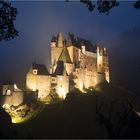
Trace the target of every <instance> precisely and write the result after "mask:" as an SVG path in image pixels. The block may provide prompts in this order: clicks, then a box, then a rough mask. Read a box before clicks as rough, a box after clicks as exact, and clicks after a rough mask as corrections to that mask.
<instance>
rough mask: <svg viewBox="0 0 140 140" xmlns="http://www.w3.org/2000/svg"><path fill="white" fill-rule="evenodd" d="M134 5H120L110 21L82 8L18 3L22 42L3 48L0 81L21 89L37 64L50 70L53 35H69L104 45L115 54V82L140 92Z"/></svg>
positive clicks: (139, 28) (139, 21)
mask: <svg viewBox="0 0 140 140" xmlns="http://www.w3.org/2000/svg"><path fill="white" fill-rule="evenodd" d="M133 3H134V2H120V6H119V7H116V8H113V9H112V10H111V11H110V14H109V15H105V14H99V13H98V11H97V10H95V11H93V12H89V11H88V9H87V8H86V6H85V5H84V4H82V3H80V2H65V1H64V2H63V1H61V2H60V1H58V2H56V1H54V2H48V1H42V2H39V1H34V2H33V1H24V2H21V1H12V4H13V6H14V7H16V8H17V10H18V15H17V18H16V21H15V28H16V29H17V30H18V31H19V36H18V37H16V38H15V39H14V40H11V41H8V42H5V41H2V42H0V80H1V81H3V80H11V79H12V80H14V81H15V82H16V83H18V84H19V85H21V84H23V83H24V81H25V74H26V72H27V71H28V69H29V66H30V64H31V63H32V62H34V61H35V62H37V63H43V64H46V66H47V67H48V68H49V64H50V46H49V44H50V40H51V37H52V35H56V34H57V33H58V32H62V33H63V36H66V35H67V33H68V32H71V33H74V34H75V35H76V36H80V37H82V38H86V39H88V40H91V41H92V43H102V44H103V45H104V46H105V47H106V48H107V49H108V52H109V61H110V71H111V81H112V82H114V83H119V84H122V85H124V86H125V87H127V88H128V89H131V90H134V91H137V92H138V91H139V90H140V88H139V86H140V10H136V9H135V8H134V7H133Z"/></svg>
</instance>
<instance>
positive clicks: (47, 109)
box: [0, 84, 140, 138]
mask: <svg viewBox="0 0 140 140" xmlns="http://www.w3.org/2000/svg"><path fill="white" fill-rule="evenodd" d="M139 101H140V98H139V96H138V95H136V94H134V93H131V92H129V91H127V90H125V89H123V88H121V87H118V86H112V85H110V84H101V85H98V86H97V87H96V91H95V90H94V89H89V90H87V93H80V91H79V90H78V89H74V90H73V91H71V92H70V93H69V94H68V95H67V97H66V99H65V100H64V101H59V102H57V103H53V104H49V105H44V106H43V110H42V111H41V112H40V113H39V114H38V115H37V116H36V117H34V118H32V119H31V120H29V121H27V122H24V123H20V124H11V122H10V121H11V120H10V117H8V114H5V112H3V110H2V109H1V112H3V114H2V113H1V118H0V122H1V123H3V124H4V125H3V126H2V125H1V126H2V127H1V129H0V132H1V135H0V137H1V138H140V116H139V114H138V112H140V104H139Z"/></svg>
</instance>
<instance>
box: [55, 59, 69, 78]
mask: <svg viewBox="0 0 140 140" xmlns="http://www.w3.org/2000/svg"><path fill="white" fill-rule="evenodd" d="M65 74H66V75H67V72H66V68H65V66H64V62H63V61H58V62H57V67H56V70H55V72H54V74H53V76H57V75H65Z"/></svg>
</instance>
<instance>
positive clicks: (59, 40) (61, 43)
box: [57, 32, 63, 47]
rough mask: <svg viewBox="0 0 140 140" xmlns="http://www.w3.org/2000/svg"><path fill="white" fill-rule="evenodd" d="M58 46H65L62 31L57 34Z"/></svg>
mask: <svg viewBox="0 0 140 140" xmlns="http://www.w3.org/2000/svg"><path fill="white" fill-rule="evenodd" d="M57 47H63V37H62V33H61V32H59V33H58V36H57Z"/></svg>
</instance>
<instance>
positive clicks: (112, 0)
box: [66, 0, 140, 15]
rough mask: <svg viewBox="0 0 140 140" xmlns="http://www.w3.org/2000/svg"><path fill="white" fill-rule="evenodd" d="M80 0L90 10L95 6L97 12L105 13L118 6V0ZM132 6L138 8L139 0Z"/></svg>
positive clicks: (139, 6)
mask: <svg viewBox="0 0 140 140" xmlns="http://www.w3.org/2000/svg"><path fill="white" fill-rule="evenodd" d="M66 1H69V0H66ZM80 2H81V3H83V4H85V5H86V7H87V8H88V10H89V11H90V12H92V11H94V9H95V8H97V10H98V12H99V13H104V14H107V15H108V14H109V11H110V10H111V9H112V8H113V7H116V6H119V1H118V0H97V1H96V2H95V1H92V0H80ZM95 3H96V4H95ZM133 6H134V7H135V8H136V9H138V8H140V0H137V1H135V3H134V5H133Z"/></svg>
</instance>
